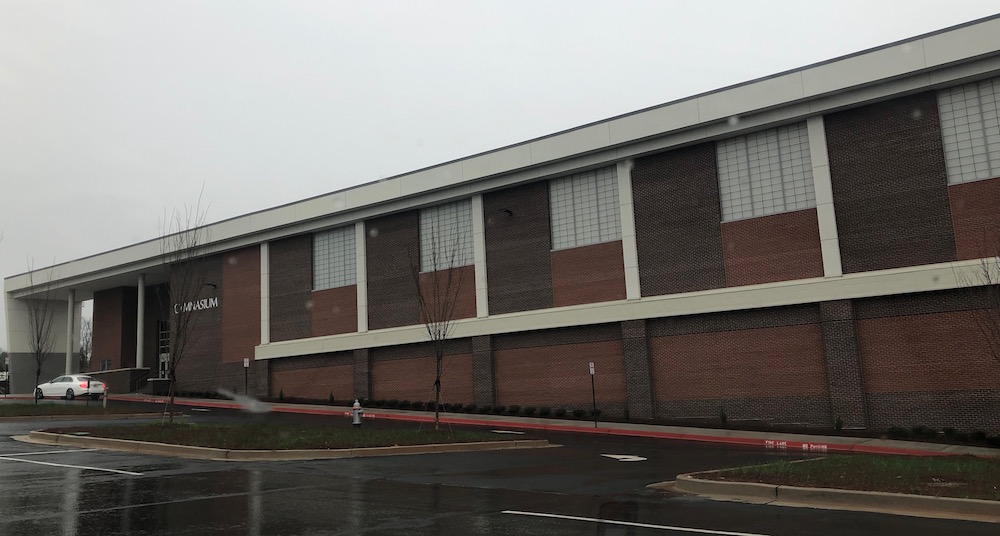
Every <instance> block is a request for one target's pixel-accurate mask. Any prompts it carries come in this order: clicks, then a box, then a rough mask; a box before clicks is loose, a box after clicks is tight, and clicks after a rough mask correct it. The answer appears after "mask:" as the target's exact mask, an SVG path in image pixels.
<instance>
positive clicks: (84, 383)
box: [80, 382, 90, 389]
mask: <svg viewBox="0 0 1000 536" xmlns="http://www.w3.org/2000/svg"><path fill="white" fill-rule="evenodd" d="M80 387H83V388H84V389H86V388H87V387H90V386H89V385H87V382H83V383H81V384H80Z"/></svg>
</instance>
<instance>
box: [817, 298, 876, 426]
mask: <svg viewBox="0 0 1000 536" xmlns="http://www.w3.org/2000/svg"><path fill="white" fill-rule="evenodd" d="M819 316H820V321H821V322H822V326H823V354H824V356H825V357H826V377H827V388H828V390H829V392H830V413H831V414H832V416H833V419H834V423H831V424H835V423H836V420H837V418H838V417H840V418H841V419H842V420H843V422H844V427H845V428H867V427H868V410H867V403H866V400H865V387H864V378H863V377H862V372H861V351H860V348H859V347H858V336H857V331H856V330H855V327H854V306H853V304H852V303H851V300H837V301H828V302H822V303H820V304H819Z"/></svg>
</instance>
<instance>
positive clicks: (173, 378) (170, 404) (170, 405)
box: [167, 367, 177, 424]
mask: <svg viewBox="0 0 1000 536" xmlns="http://www.w3.org/2000/svg"><path fill="white" fill-rule="evenodd" d="M176 383H177V375H176V374H174V368H173V367H170V399H169V400H168V401H167V423H168V424H174V395H176V392H175V390H174V385H175V384H176Z"/></svg>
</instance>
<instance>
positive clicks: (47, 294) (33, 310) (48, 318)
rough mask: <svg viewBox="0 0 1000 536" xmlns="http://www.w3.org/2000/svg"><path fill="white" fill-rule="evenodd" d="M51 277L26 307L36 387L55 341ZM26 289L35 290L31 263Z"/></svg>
mask: <svg viewBox="0 0 1000 536" xmlns="http://www.w3.org/2000/svg"><path fill="white" fill-rule="evenodd" d="M51 281H52V276H51V273H50V274H48V275H47V276H46V279H45V282H44V283H42V284H41V294H40V295H37V294H36V296H35V297H33V298H28V299H27V306H28V337H29V341H28V349H29V351H30V352H31V357H32V358H34V360H35V385H38V382H39V379H40V378H41V377H42V365H43V364H44V363H45V359H46V357H49V354H51V353H52V349H53V347H54V346H55V340H54V338H53V333H52V323H53V317H54V316H55V309H54V308H53V307H52V301H51V298H52V296H51V294H52V285H51ZM28 287H29V288H31V289H34V288H35V272H34V268H33V266H32V263H31V262H30V261H29V262H28ZM37 403H38V394H37V393H36V394H35V404H37Z"/></svg>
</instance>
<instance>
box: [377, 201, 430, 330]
mask: <svg viewBox="0 0 1000 536" xmlns="http://www.w3.org/2000/svg"><path fill="white" fill-rule="evenodd" d="M365 229H366V230H367V238H366V244H367V246H366V250H365V252H366V256H367V262H368V327H369V328H371V329H382V328H394V327H398V326H412V325H414V324H419V323H420V297H419V295H418V290H417V284H416V283H415V282H414V280H413V270H414V267H419V263H420V251H419V244H420V212H419V211H417V210H411V211H408V212H401V213H399V214H392V215H389V216H383V217H381V218H376V219H373V220H368V221H366V222H365Z"/></svg>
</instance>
